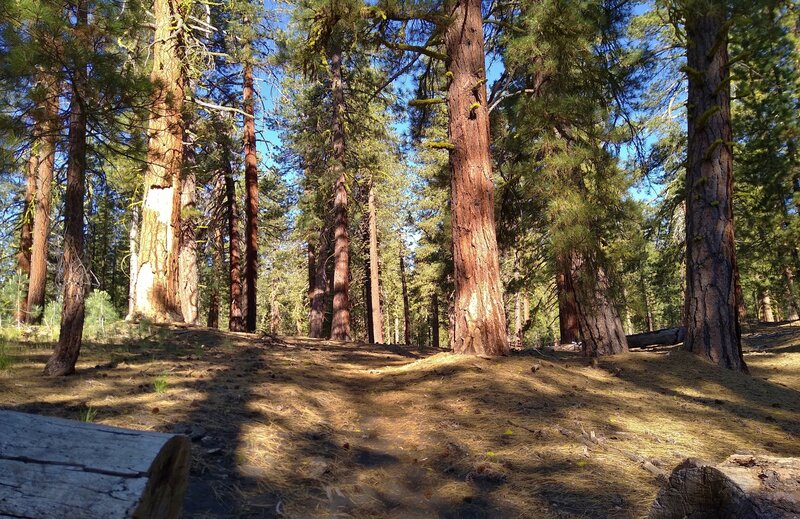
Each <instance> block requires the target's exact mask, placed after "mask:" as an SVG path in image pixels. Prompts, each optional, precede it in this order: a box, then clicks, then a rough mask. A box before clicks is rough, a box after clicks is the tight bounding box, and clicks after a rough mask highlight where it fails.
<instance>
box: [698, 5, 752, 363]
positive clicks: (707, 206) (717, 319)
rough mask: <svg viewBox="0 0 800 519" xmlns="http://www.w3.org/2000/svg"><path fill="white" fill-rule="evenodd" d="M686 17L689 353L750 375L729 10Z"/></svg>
mask: <svg viewBox="0 0 800 519" xmlns="http://www.w3.org/2000/svg"><path fill="white" fill-rule="evenodd" d="M702 5H703V7H702V8H700V7H696V8H695V9H691V10H690V11H689V12H687V16H686V36H687V41H688V42H689V43H688V46H687V76H688V80H689V95H688V100H687V106H688V125H689V135H688V138H689V141H688V142H689V145H688V152H687V171H686V244H687V246H686V300H687V305H686V306H687V308H686V340H685V342H684V348H686V349H687V350H688V351H691V352H693V353H695V354H697V355H699V356H700V357H703V358H705V359H707V360H709V361H712V362H715V363H717V364H719V365H720V366H724V367H726V368H729V369H733V370H742V371H746V370H747V367H746V365H745V362H744V358H743V357H742V347H741V329H740V326H739V317H738V313H737V310H738V309H737V303H738V299H739V298H738V297H737V288H736V284H737V283H736V278H737V275H738V273H737V265H736V248H735V242H734V226H733V205H732V202H733V174H732V173H733V172H732V169H733V154H732V149H731V141H732V140H733V138H732V136H731V111H730V83H729V81H730V76H729V70H728V35H727V27H728V24H727V23H726V19H727V13H726V12H725V11H726V3H725V2H722V1H721V0H714V1H712V2H710V3H708V5H706V4H702Z"/></svg>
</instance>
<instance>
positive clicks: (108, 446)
mask: <svg viewBox="0 0 800 519" xmlns="http://www.w3.org/2000/svg"><path fill="white" fill-rule="evenodd" d="M189 461H190V446H189V440H188V439H187V438H186V437H185V436H176V435H171V434H163V433H155V432H147V431H134V430H128V429H119V428H116V427H108V426H104V425H98V424H92V423H84V422H75V421H72V420H63V419H60V418H50V417H44V416H36V415H30V414H25V413H17V412H13V411H0V518H9V517H25V518H36V519H50V518H52V519H61V518H67V517H68V518H70V519H89V518H92V519H94V518H107V519H117V518H119V519H122V518H137V519H138V518H142V519H145V518H159V519H162V518H164V519H167V518H176V517H180V514H181V510H182V506H183V503H182V501H183V494H184V491H185V490H186V482H187V477H188V474H189Z"/></svg>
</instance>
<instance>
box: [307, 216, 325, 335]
mask: <svg viewBox="0 0 800 519" xmlns="http://www.w3.org/2000/svg"><path fill="white" fill-rule="evenodd" d="M328 234H329V233H328V230H327V229H322V230H321V231H320V233H319V252H318V256H317V259H316V263H315V265H314V272H313V276H312V274H311V272H309V276H312V277H311V278H310V279H309V281H311V289H310V290H309V294H308V296H309V299H310V307H311V309H310V311H309V316H308V335H309V337H314V338H321V337H322V336H323V330H324V327H325V310H326V309H327V307H328V295H329V293H330V292H329V289H328V269H327V264H328V256H330V240H329V236H328Z"/></svg>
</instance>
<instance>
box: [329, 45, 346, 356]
mask: <svg viewBox="0 0 800 519" xmlns="http://www.w3.org/2000/svg"><path fill="white" fill-rule="evenodd" d="M330 67H331V97H332V100H333V105H332V109H333V126H332V129H331V134H332V138H333V160H332V164H333V172H334V177H335V178H336V184H335V189H334V200H333V219H334V252H333V256H334V268H333V321H332V322H331V339H335V340H341V341H349V340H350V235H349V233H348V229H347V186H346V182H347V181H346V177H345V170H344V160H345V142H344V116H345V106H344V78H343V74H342V53H341V51H340V50H339V49H336V50H334V51H333V52H331V56H330Z"/></svg>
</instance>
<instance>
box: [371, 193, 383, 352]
mask: <svg viewBox="0 0 800 519" xmlns="http://www.w3.org/2000/svg"><path fill="white" fill-rule="evenodd" d="M368 210H369V301H370V315H371V316H372V318H371V322H372V335H373V337H374V339H373V342H375V343H377V344H383V312H382V311H381V287H380V270H379V266H378V221H377V211H376V209H375V188H374V186H373V183H372V180H370V183H369V202H368Z"/></svg>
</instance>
